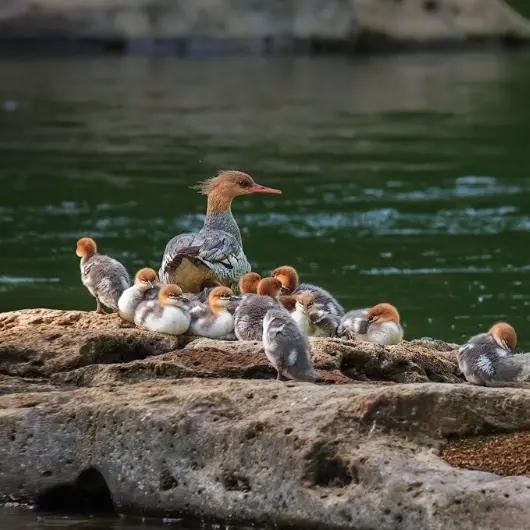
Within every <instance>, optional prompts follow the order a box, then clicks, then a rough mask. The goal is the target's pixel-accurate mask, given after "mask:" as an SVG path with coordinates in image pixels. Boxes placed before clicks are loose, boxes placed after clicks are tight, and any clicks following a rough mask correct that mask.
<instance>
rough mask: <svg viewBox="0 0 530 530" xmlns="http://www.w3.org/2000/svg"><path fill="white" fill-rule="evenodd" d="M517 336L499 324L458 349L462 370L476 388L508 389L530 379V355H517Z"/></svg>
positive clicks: (511, 330)
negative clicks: (496, 387)
mask: <svg viewBox="0 0 530 530" xmlns="http://www.w3.org/2000/svg"><path fill="white" fill-rule="evenodd" d="M516 344H517V335H516V333H515V330H514V329H513V327H512V326H510V324H506V323H505V322H499V323H497V324H495V325H494V326H493V327H492V328H491V329H490V330H489V331H488V332H487V333H481V334H480V335H475V336H474V337H471V338H470V339H469V341H468V342H467V343H466V344H464V345H463V346H462V347H461V348H460V349H459V350H458V367H459V368H460V370H461V371H462V373H463V374H464V377H465V378H466V380H467V381H469V382H470V383H472V384H474V385H483V386H505V385H506V384H508V383H516V382H519V381H524V380H526V379H528V378H530V353H524V354H517V355H514V354H513V352H512V350H513V349H514V348H515V346H516Z"/></svg>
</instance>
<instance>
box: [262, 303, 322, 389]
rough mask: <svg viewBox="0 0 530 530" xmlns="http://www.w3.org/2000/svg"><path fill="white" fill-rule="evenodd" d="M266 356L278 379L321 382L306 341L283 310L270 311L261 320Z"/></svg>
mask: <svg viewBox="0 0 530 530" xmlns="http://www.w3.org/2000/svg"><path fill="white" fill-rule="evenodd" d="M262 337H263V347H264V348H265V355H266V356H267V359H269V361H270V363H271V364H272V366H274V368H276V371H277V372H278V376H277V379H278V380H280V381H282V380H284V378H286V377H287V378H289V379H294V380H296V381H307V382H311V383H312V382H314V381H315V380H317V379H319V378H320V375H319V374H318V372H316V371H315V369H314V368H313V362H312V360H311V354H310V352H309V343H308V341H307V337H306V336H305V334H304V333H302V331H301V330H300V328H299V327H298V326H297V325H296V323H295V322H294V320H293V319H292V318H291V316H290V314H289V313H288V312H287V311H285V310H284V309H269V310H268V311H267V313H266V314H265V317H264V318H263V331H262Z"/></svg>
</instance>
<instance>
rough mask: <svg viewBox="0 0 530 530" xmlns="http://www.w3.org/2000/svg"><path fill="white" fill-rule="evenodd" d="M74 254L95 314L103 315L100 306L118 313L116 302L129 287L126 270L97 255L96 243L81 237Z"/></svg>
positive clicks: (110, 259) (129, 280)
mask: <svg viewBox="0 0 530 530" xmlns="http://www.w3.org/2000/svg"><path fill="white" fill-rule="evenodd" d="M75 253H76V254H77V256H79V257H80V258H81V281H82V282H83V285H84V286H85V287H86V288H87V289H88V291H89V293H90V294H91V295H92V296H93V297H94V298H95V299H96V302H97V307H96V313H103V314H104V313H105V311H104V310H103V307H102V304H103V305H104V306H106V307H108V308H110V309H112V310H113V312H115V313H116V312H118V300H119V299H120V296H121V295H122V293H123V291H125V289H128V288H129V287H130V286H131V279H130V277H129V273H128V272H127V269H126V268H125V267H124V266H123V265H122V264H121V263H120V262H119V261H117V260H115V259H114V258H111V257H109V256H104V255H102V254H98V249H97V245H96V242H95V241H94V240H93V239H91V238H90V237H82V238H81V239H80V240H79V241H78V242H77V248H76V251H75Z"/></svg>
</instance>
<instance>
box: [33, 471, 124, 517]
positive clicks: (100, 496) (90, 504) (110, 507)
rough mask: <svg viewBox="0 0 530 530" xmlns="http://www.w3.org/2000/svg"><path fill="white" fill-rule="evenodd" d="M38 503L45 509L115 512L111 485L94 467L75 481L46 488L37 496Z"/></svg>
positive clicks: (69, 511) (76, 511) (77, 511)
mask: <svg viewBox="0 0 530 530" xmlns="http://www.w3.org/2000/svg"><path fill="white" fill-rule="evenodd" d="M49 473H51V472H49ZM36 504H37V505H38V506H39V509H41V510H44V511H58V512H67V513H114V504H113V502H112V496H111V493H110V490H109V487H108V486H107V483H106V481H105V479H104V478H103V475H102V474H101V473H100V472H99V471H97V470H95V469H94V468H89V469H86V470H85V471H83V472H82V473H81V474H80V475H79V477H78V479H77V480H76V481H75V483H72V484H59V485H57V486H53V487H51V488H49V489H47V490H45V491H44V492H42V493H41V494H40V495H39V496H38V497H37V500H36Z"/></svg>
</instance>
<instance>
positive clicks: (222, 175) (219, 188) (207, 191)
mask: <svg viewBox="0 0 530 530" xmlns="http://www.w3.org/2000/svg"><path fill="white" fill-rule="evenodd" d="M193 188H194V189H196V190H198V191H199V192H200V193H202V194H203V195H208V211H209V212H214V211H223V210H226V209H228V208H229V207H230V203H231V202H232V199H234V198H235V197H238V196H239V195H249V194H251V193H274V194H281V191H280V190H275V189H273V188H267V187H266V186H262V185H261V184H256V183H255V182H254V179H253V178H252V177H251V176H250V175H247V174H246V173H243V172H242V171H234V170H227V171H220V172H219V173H218V174H217V176H215V177H213V178H211V179H208V180H205V181H204V182H201V183H199V184H198V185H197V186H193Z"/></svg>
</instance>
